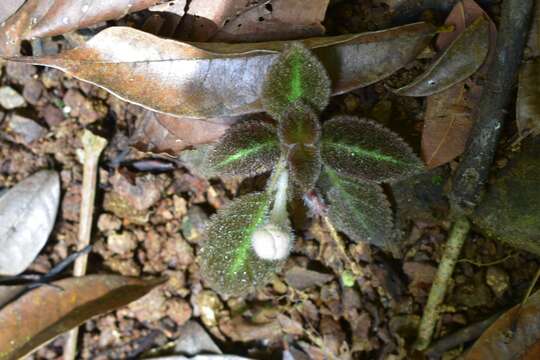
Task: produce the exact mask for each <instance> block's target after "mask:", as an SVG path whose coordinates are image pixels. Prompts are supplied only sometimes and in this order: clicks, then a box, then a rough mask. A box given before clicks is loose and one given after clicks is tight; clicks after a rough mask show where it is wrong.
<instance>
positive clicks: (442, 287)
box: [415, 216, 471, 350]
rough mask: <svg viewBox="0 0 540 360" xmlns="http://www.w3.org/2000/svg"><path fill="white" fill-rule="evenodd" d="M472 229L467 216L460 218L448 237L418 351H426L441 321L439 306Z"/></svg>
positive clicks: (425, 317)
mask: <svg viewBox="0 0 540 360" xmlns="http://www.w3.org/2000/svg"><path fill="white" fill-rule="evenodd" d="M470 227H471V225H470V223H469V220H468V219H467V217H465V216H460V217H459V218H458V219H457V220H456V221H455V222H454V224H453V225H452V229H451V231H450V236H449V237H448V241H447V243H446V247H445V249H444V254H443V257H442V259H441V262H440V263H439V267H438V269H437V274H436V275H435V279H434V281H433V285H432V286H431V291H430V292H429V298H428V302H427V304H426V307H425V309H424V314H423V316H422V321H421V323H420V327H419V329H418V339H417V340H416V344H415V347H416V348H417V349H418V350H424V349H426V348H427V347H428V345H429V343H430V341H431V336H432V335H433V331H434V329H435V324H436V322H437V320H438V319H439V306H440V305H441V304H442V302H443V300H444V295H445V293H446V288H447V287H448V283H449V282H450V278H451V277H452V272H453V271H454V266H455V265H456V261H457V259H458V256H459V253H460V252H461V248H462V246H463V243H464V242H465V239H466V238H467V234H468V233H469V229H470Z"/></svg>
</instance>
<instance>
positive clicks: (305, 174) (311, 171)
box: [287, 144, 321, 192]
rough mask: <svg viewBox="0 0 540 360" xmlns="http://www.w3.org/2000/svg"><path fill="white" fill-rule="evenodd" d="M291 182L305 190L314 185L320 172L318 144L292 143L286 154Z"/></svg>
mask: <svg viewBox="0 0 540 360" xmlns="http://www.w3.org/2000/svg"><path fill="white" fill-rule="evenodd" d="M287 162H288V166H289V170H290V172H291V178H292V180H293V182H294V183H295V184H296V185H297V186H299V187H300V189H302V191H304V192H306V191H309V190H311V189H313V187H314V186H315V183H316V182H317V179H319V175H320V173H321V152H320V150H319V147H318V146H309V145H308V146H306V145H301V144H298V145H294V146H293V147H292V148H291V149H290V150H289V153H288V155H287Z"/></svg>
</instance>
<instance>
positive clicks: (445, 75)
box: [394, 16, 490, 96]
mask: <svg viewBox="0 0 540 360" xmlns="http://www.w3.org/2000/svg"><path fill="white" fill-rule="evenodd" d="M489 31H490V22H489V20H488V19H487V18H485V17H483V16H482V17H479V18H478V19H476V20H475V21H474V22H473V23H472V24H471V25H470V26H468V27H467V28H466V29H465V30H464V31H463V32H462V33H461V34H460V35H459V36H458V37H457V38H456V39H455V40H454V41H453V42H452V43H451V44H450V46H449V47H448V48H447V49H446V50H445V51H444V52H443V53H442V54H441V55H440V57H439V58H438V59H437V60H436V61H435V62H434V63H433V64H431V65H430V66H429V68H428V69H427V70H426V71H425V72H424V73H423V74H422V75H420V76H419V77H418V78H416V80H414V81H413V82H412V83H410V84H408V85H405V86H403V87H401V88H399V89H396V90H394V92H395V93H396V94H398V95H404V96H429V95H433V94H437V93H439V92H441V91H444V90H446V89H448V88H449V87H451V86H452V85H455V84H456V83H459V82H461V81H463V80H465V79H467V78H468V77H469V76H471V75H472V74H474V73H475V72H476V71H477V70H478V69H479V68H480V66H481V65H482V64H483V63H484V61H485V59H486V56H487V54H488V51H489Z"/></svg>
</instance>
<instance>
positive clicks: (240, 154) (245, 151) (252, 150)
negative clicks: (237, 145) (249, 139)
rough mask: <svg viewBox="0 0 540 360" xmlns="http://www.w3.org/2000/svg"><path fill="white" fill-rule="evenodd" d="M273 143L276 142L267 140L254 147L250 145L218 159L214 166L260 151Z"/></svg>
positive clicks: (217, 166) (223, 164)
mask: <svg viewBox="0 0 540 360" xmlns="http://www.w3.org/2000/svg"><path fill="white" fill-rule="evenodd" d="M275 145H277V143H276V142H275V141H267V142H263V143H260V144H258V145H256V146H254V147H251V148H247V149H240V150H238V152H236V153H235V154H233V155H231V156H229V157H227V158H226V159H225V160H223V161H220V162H219V163H218V164H216V166H215V167H216V168H221V167H224V166H227V165H229V164H230V163H232V162H235V161H239V160H242V159H243V158H246V157H248V156H250V155H253V154H254V153H257V152H259V151H262V150H263V149H264V148H266V147H271V146H275Z"/></svg>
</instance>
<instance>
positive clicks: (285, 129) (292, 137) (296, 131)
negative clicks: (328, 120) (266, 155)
mask: <svg viewBox="0 0 540 360" xmlns="http://www.w3.org/2000/svg"><path fill="white" fill-rule="evenodd" d="M278 134H279V139H280V141H281V143H282V144H286V145H293V144H306V145H307V144H310V145H313V144H317V143H318V142H319V138H320V136H321V125H320V123H319V118H318V117H317V115H316V114H315V112H313V110H312V109H311V108H310V107H309V106H308V105H306V104H304V103H303V102H301V101H297V102H295V103H293V104H291V105H290V106H289V108H288V109H287V110H286V111H285V115H284V116H283V118H282V119H281V120H280V123H279V128H278Z"/></svg>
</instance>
